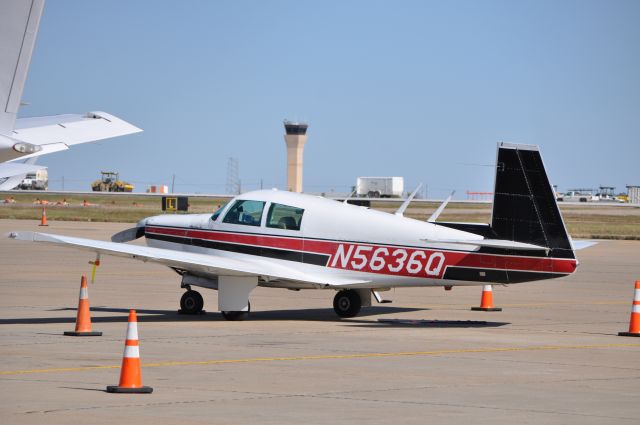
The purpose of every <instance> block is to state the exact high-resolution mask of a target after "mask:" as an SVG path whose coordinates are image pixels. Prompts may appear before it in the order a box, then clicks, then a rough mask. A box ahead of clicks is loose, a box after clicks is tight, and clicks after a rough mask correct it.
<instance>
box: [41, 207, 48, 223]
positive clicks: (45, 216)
mask: <svg viewBox="0 0 640 425" xmlns="http://www.w3.org/2000/svg"><path fill="white" fill-rule="evenodd" d="M39 226H48V224H47V208H45V207H43V208H42V217H41V218H40V224H39Z"/></svg>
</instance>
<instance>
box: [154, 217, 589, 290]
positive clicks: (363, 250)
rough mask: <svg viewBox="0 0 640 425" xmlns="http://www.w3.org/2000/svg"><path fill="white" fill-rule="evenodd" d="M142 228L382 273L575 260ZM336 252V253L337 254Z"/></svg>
mask: <svg viewBox="0 0 640 425" xmlns="http://www.w3.org/2000/svg"><path fill="white" fill-rule="evenodd" d="M146 232H147V233H153V234H159V235H169V236H178V237H184V238H192V239H202V240H209V241H215V242H224V243H232V244H239V245H251V246H256V247H265V248H275V249H283V250H293V251H301V252H309V253H314V254H325V255H329V256H330V258H329V263H328V267H333V268H340V269H346V270H353V271H361V272H367V273H380V274H387V275H399V276H413V277H423V278H424V277H428V278H436V279H437V278H441V277H442V276H443V274H444V272H445V270H446V267H447V266H457V267H467V268H479V269H498V270H517V271H532V272H549V273H552V272H553V273H567V274H569V273H573V272H574V271H575V270H576V260H575V259H560V258H547V257H525V256H510V255H499V254H479V253H475V252H460V251H445V250H433V249H422V248H415V247H398V246H389V245H382V244H380V245H378V244H370V243H353V242H340V241H325V240H317V239H303V238H291V237H287V236H276V235H265V234H247V233H231V232H220V231H216V230H195V229H185V228H167V227H156V226H147V228H146ZM336 254H338V255H337V257H336Z"/></svg>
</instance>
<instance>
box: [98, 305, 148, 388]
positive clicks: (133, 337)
mask: <svg viewBox="0 0 640 425" xmlns="http://www.w3.org/2000/svg"><path fill="white" fill-rule="evenodd" d="M107 392H109V393H146V394H148V393H151V392H153V388H151V387H145V386H143V385H142V374H141V373H140V349H139V345H138V319H137V318H136V311H135V310H129V324H128V326H127V339H126V340H125V342H124V355H123V356H122V367H121V368H120V383H119V384H118V385H109V386H108V387H107Z"/></svg>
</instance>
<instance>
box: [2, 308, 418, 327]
mask: <svg viewBox="0 0 640 425" xmlns="http://www.w3.org/2000/svg"><path fill="white" fill-rule="evenodd" d="M422 310H424V309H418V308H404V307H387V306H384V307H383V306H380V307H365V308H363V309H362V310H360V313H359V315H358V317H369V316H377V315H380V314H392V313H408V312H413V311H422ZM49 311H69V312H74V314H73V315H70V316H69V317H25V318H14V319H0V325H29V324H47V323H75V321H76V318H75V311H76V309H75V308H71V307H64V308H58V309H52V310H49ZM91 311H92V312H94V313H96V312H100V313H118V315H112V316H92V318H91V322H92V323H118V322H127V319H128V314H129V309H126V308H111V307H91ZM136 313H137V314H138V321H139V322H151V323H153V322H204V321H209V322H215V321H226V320H225V319H224V318H223V317H222V314H220V313H218V312H211V313H203V314H195V315H189V314H180V313H178V312H177V311H176V310H148V309H140V310H136ZM248 320H250V321H267V322H268V321H280V320H297V321H321V322H344V323H353V322H354V319H340V318H339V317H338V316H336V314H335V312H334V311H333V309H331V308H314V309H305V310H267V311H252V312H251V315H250V316H249V319H248ZM363 323H373V322H368V321H363ZM374 324H375V323H374Z"/></svg>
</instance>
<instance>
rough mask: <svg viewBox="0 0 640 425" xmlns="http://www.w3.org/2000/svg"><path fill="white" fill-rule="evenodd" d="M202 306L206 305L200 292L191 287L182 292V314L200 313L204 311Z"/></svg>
mask: <svg viewBox="0 0 640 425" xmlns="http://www.w3.org/2000/svg"><path fill="white" fill-rule="evenodd" d="M202 307H204V300H203V299H202V295H200V292H198V291H193V290H191V289H190V290H188V291H187V292H185V293H184V294H182V298H180V313H181V314H200V313H202V312H203V311H202Z"/></svg>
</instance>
